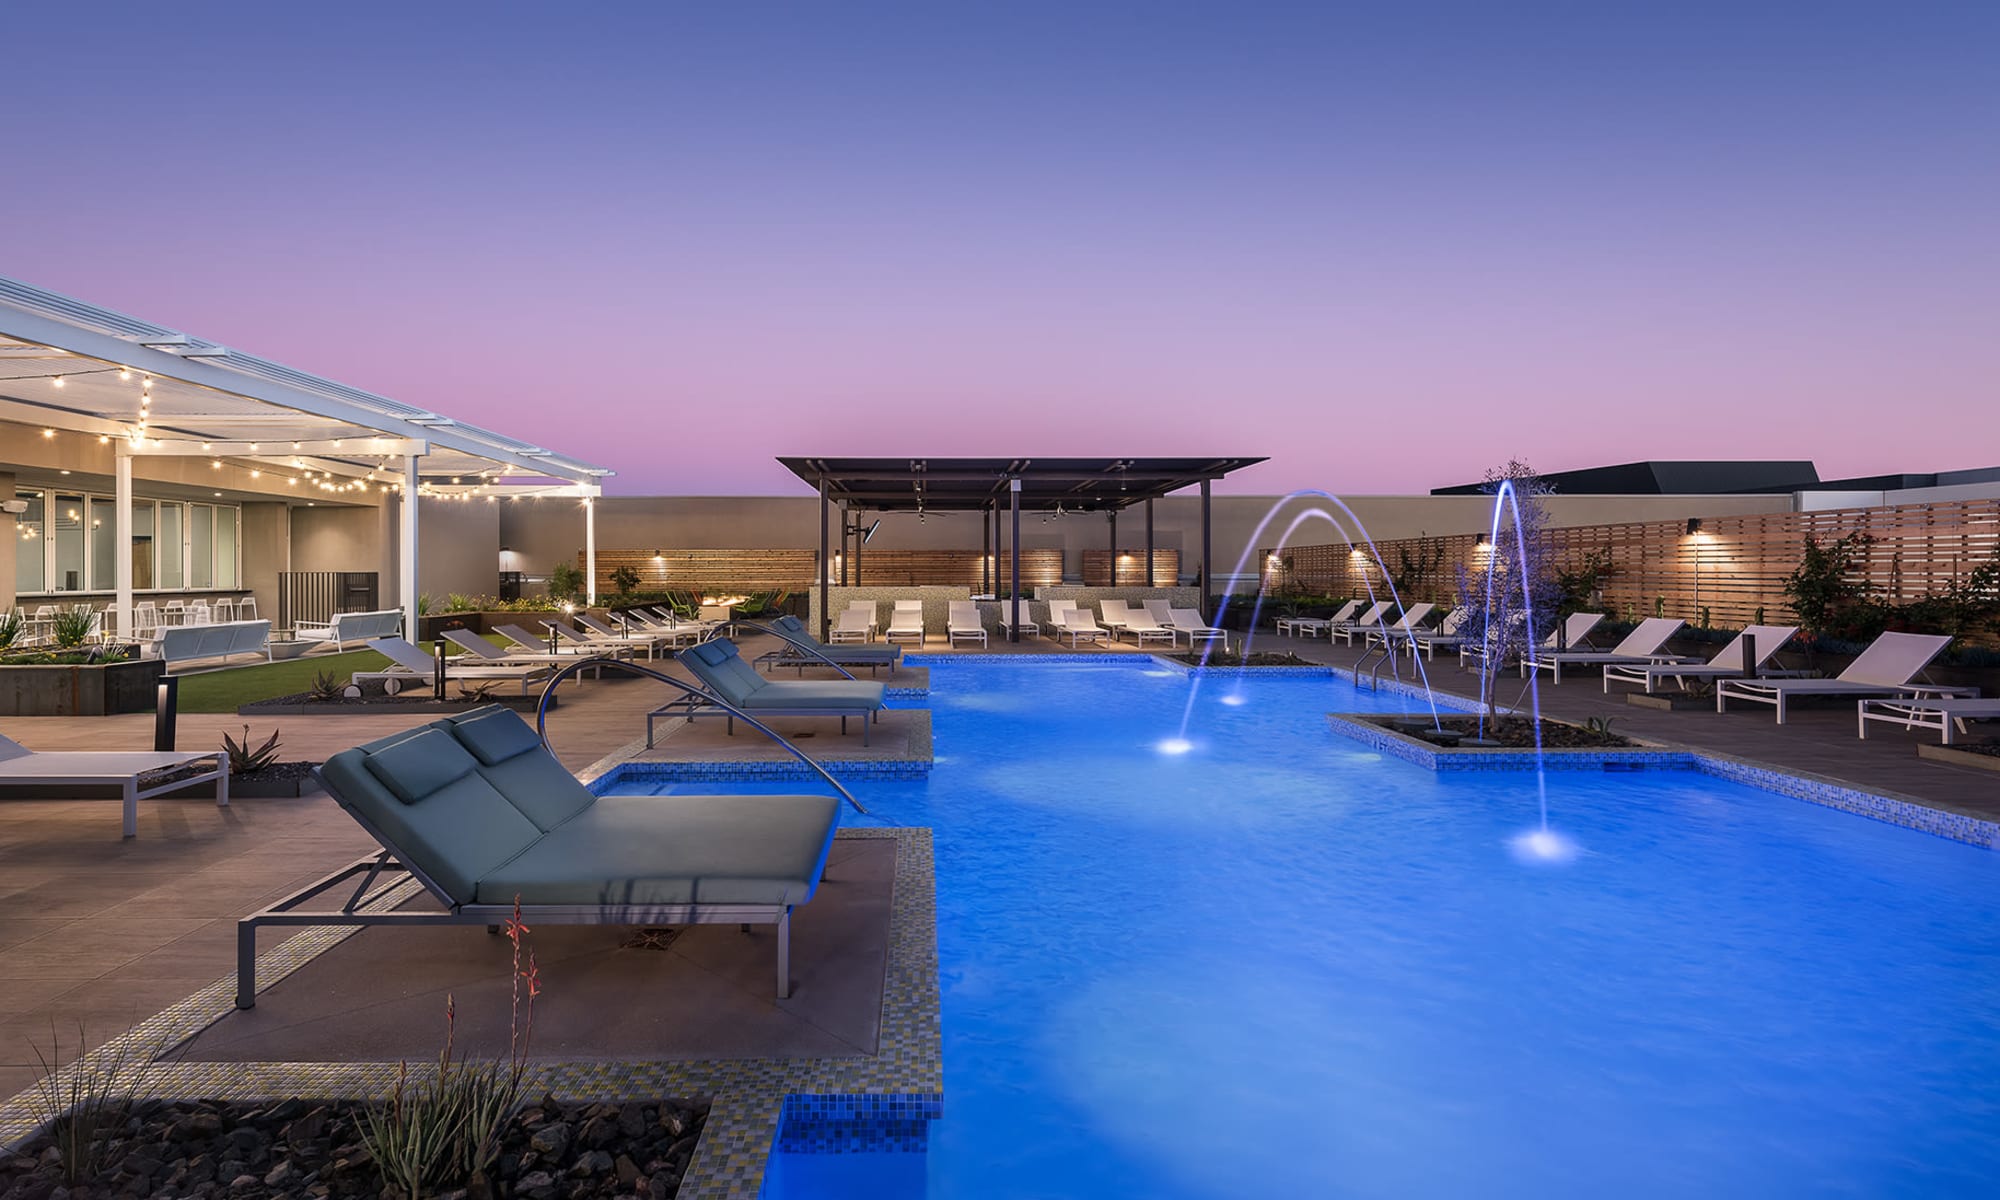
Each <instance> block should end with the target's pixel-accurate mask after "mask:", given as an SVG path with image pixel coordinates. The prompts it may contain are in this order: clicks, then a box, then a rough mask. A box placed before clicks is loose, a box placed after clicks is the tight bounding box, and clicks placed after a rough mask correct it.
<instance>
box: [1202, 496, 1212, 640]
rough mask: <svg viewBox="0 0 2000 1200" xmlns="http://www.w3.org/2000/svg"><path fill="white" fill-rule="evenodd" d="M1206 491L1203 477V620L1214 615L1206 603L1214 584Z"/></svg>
mask: <svg viewBox="0 0 2000 1200" xmlns="http://www.w3.org/2000/svg"><path fill="white" fill-rule="evenodd" d="M1208 492H1209V481H1208V480H1206V479H1204V480H1202V481H1201V619H1202V620H1204V621H1206V620H1208V619H1209V618H1210V617H1213V616H1214V615H1215V611H1214V609H1212V608H1210V607H1209V603H1208V598H1209V596H1210V595H1211V594H1212V590H1213V588H1214V585H1215V577H1214V574H1213V573H1212V572H1210V571H1209V569H1208V551H1209V521H1208V507H1209V505H1208V500H1209V496H1208Z"/></svg>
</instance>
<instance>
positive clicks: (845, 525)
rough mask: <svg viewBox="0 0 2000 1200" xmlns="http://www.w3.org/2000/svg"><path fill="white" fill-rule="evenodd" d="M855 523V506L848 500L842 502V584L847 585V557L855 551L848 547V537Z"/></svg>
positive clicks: (840, 555)
mask: <svg viewBox="0 0 2000 1200" xmlns="http://www.w3.org/2000/svg"><path fill="white" fill-rule="evenodd" d="M853 525H854V508H853V506H852V505H850V504H848V502H847V501H845V500H842V501H841V502H840V554H839V556H838V557H839V559H840V586H841V587H846V586H847V557H848V555H850V554H852V553H853V551H852V550H850V549H848V546H847V537H848V534H849V533H850V532H851V531H852V528H853Z"/></svg>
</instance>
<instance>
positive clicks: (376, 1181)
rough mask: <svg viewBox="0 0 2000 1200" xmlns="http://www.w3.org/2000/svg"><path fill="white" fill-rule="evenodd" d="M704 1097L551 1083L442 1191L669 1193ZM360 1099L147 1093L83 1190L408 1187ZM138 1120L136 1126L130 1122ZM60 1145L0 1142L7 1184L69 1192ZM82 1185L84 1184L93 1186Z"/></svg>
mask: <svg viewBox="0 0 2000 1200" xmlns="http://www.w3.org/2000/svg"><path fill="white" fill-rule="evenodd" d="M708 1107H709V1106H708V1103H707V1101H696V1100H658V1101H652V1100H649V1101H643V1102H628V1103H622V1104H619V1103H604V1104H594V1103H589V1102H568V1101H557V1100H555V1099H553V1098H551V1097H544V1098H543V1099H542V1100H541V1101H540V1102H538V1103H530V1104H527V1105H525V1106H524V1107H522V1108H521V1109H520V1110H518V1111H517V1112H516V1113H515V1114H514V1115H513V1116H512V1117H510V1118H509V1119H508V1121H507V1124H506V1130H505V1132H504V1134H503V1135H502V1137H501V1143H500V1155H499V1158H498V1160H497V1161H496V1162H495V1164H494V1166H493V1170H492V1174H491V1176H490V1177H489V1178H487V1179H481V1180H476V1181H472V1182H473V1186H472V1188H471V1189H470V1190H469V1191H468V1190H467V1189H466V1188H465V1187H464V1185H463V1184H462V1183H459V1184H457V1186H456V1187H455V1188H454V1187H453V1186H452V1185H451V1184H447V1186H446V1187H445V1188H441V1189H439V1191H438V1192H437V1193H436V1194H438V1195H441V1196H456V1197H460V1198H464V1197H466V1196H468V1195H471V1196H479V1197H487V1196H513V1197H521V1198H523V1200H555V1198H557V1197H562V1198H564V1200H582V1198H584V1197H598V1196H606V1197H609V1196H634V1195H636V1196H642V1197H643V1196H672V1195H674V1194H675V1193H676V1192H677V1191H678V1190H679V1189H680V1184H681V1177H682V1176H683V1175H684V1174H685V1173H686V1171H687V1166H688V1162H689V1160H691V1159H692V1158H693V1157H694V1154H695V1151H696V1149H697V1147H698V1146H699V1145H700V1143H701V1134H702V1128H703V1126H704V1125H705V1124H706V1122H707V1120H708ZM361 1110H362V1106H361V1105H359V1104H357V1103H356V1102H354V1101H351V1100H296V1099H294V1100H283V1101H279V1102H278V1103H275V1104H246V1103H230V1102H225V1101H219V1100H197V1101H189V1102H180V1103H166V1102H160V1101H141V1102H139V1103H138V1104H136V1105H135V1106H134V1110H133V1113H132V1115H131V1117H130V1118H129V1124H128V1123H126V1122H121V1123H120V1131H121V1136H122V1137H123V1140H122V1141H121V1143H120V1144H118V1145H117V1146H116V1147H114V1148H113V1149H111V1150H110V1151H109V1152H108V1153H107V1155H106V1159H107V1161H105V1162H104V1163H103V1165H102V1167H101V1169H100V1170H99V1171H98V1172H97V1174H96V1177H95V1178H93V1179H90V1180H88V1181H81V1180H80V1181H79V1182H78V1186H77V1188H76V1190H74V1191H70V1192H69V1193H68V1194H70V1195H73V1196H78V1197H81V1196H84V1195H90V1196H155V1195H158V1196H232V1197H237V1196H242V1197H248V1196H260V1197H262V1196H273V1197H276V1196H282V1197H301V1198H304V1197H312V1198H315V1200H324V1198H325V1197H328V1196H332V1197H336V1198H339V1200H375V1198H377V1197H380V1198H383V1200H387V1198H388V1197H392V1196H395V1197H400V1196H401V1192H400V1191H398V1190H396V1189H394V1188H392V1187H390V1186H389V1185H387V1184H385V1182H384V1181H383V1178H382V1172H381V1170H380V1169H379V1168H378V1167H377V1166H376V1165H375V1161H374V1159H373V1158H371V1157H370V1155H369V1153H368V1150H367V1149H366V1147H364V1146H363V1145H362V1142H361V1138H360V1132H359V1131H360V1128H361V1122H362V1116H361ZM132 1126H136V1129H135V1130H133V1132H131V1133H130V1134H125V1133H124V1130H125V1129H127V1128H131V1127H132ZM59 1160H60V1155H59V1154H57V1153H55V1152H54V1148H53V1143H52V1142H51V1140H50V1139H49V1138H48V1136H47V1135H46V1134H38V1135H37V1136H35V1137H32V1138H30V1139H28V1140H27V1142H25V1143H24V1144H22V1145H21V1147H20V1148H19V1149H18V1150H17V1151H16V1152H15V1153H14V1154H11V1155H6V1156H0V1195H9V1194H12V1195H23V1196H49V1195H51V1194H58V1195H59V1194H62V1193H61V1191H59V1189H63V1188H64V1183H63V1179H62V1175H61V1166H60V1162H59ZM85 1189H88V1190H87V1192H86V1191H85Z"/></svg>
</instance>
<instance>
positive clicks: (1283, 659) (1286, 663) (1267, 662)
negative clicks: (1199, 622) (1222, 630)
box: [1167, 650, 1331, 671]
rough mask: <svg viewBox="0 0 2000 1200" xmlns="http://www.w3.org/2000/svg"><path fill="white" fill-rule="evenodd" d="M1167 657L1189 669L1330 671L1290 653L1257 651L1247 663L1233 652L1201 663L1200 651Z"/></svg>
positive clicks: (1324, 665) (1325, 666) (1213, 656)
mask: <svg viewBox="0 0 2000 1200" xmlns="http://www.w3.org/2000/svg"><path fill="white" fill-rule="evenodd" d="M1167 657H1169V658H1172V659H1173V660H1174V661H1175V662H1177V663H1182V664H1185V665H1187V666H1190V667H1207V668H1209V669H1210V670H1228V669H1232V668H1237V667H1312V668H1315V669H1317V670H1321V671H1327V670H1331V668H1330V667H1328V666H1327V665H1326V664H1325V663H1316V662H1307V661H1306V660H1305V659H1303V658H1300V657H1299V656H1298V655H1296V654H1293V653H1291V652H1290V651H1267V650H1257V651H1253V652H1252V653H1251V655H1250V657H1249V660H1248V661H1245V660H1244V657H1243V655H1241V654H1239V653H1237V652H1235V651H1230V652H1229V653H1227V654H1211V655H1209V656H1208V659H1207V661H1203V659H1202V656H1201V652H1200V651H1195V652H1194V653H1192V654H1189V653H1186V652H1183V653H1180V654H1172V655H1168V656H1167Z"/></svg>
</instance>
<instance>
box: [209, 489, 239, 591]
mask: <svg viewBox="0 0 2000 1200" xmlns="http://www.w3.org/2000/svg"><path fill="white" fill-rule="evenodd" d="M214 512H215V586H216V587H219V588H233V587H235V586H236V513H237V510H236V509H233V508H223V507H221V506H219V505H218V506H217V507H216V508H215V510H214Z"/></svg>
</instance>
